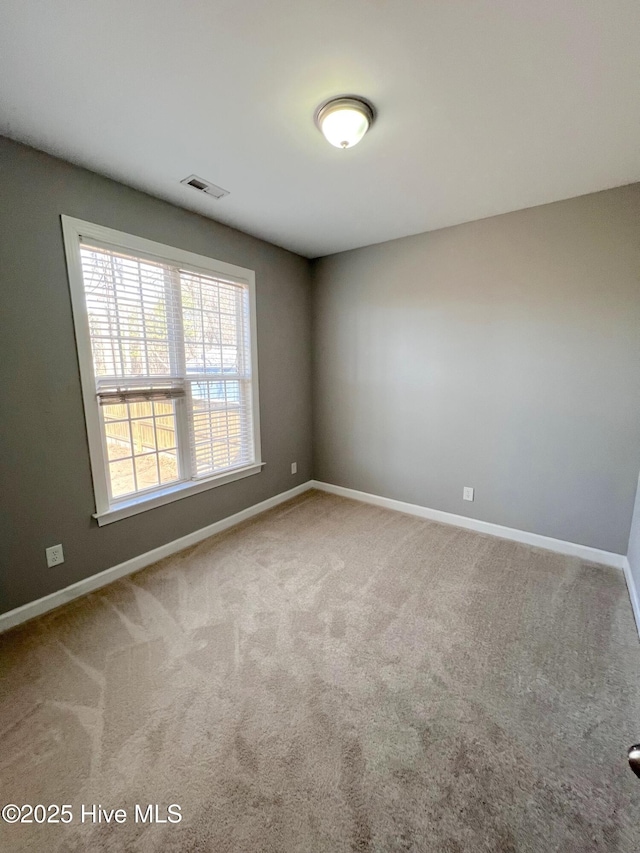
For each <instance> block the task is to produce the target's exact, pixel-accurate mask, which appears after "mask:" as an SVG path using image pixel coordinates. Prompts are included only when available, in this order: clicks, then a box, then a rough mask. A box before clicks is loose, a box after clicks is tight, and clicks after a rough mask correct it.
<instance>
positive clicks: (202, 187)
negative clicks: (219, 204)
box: [180, 175, 229, 198]
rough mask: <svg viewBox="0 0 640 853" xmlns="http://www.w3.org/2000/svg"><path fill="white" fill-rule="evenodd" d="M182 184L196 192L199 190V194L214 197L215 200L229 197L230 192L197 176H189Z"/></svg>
mask: <svg viewBox="0 0 640 853" xmlns="http://www.w3.org/2000/svg"><path fill="white" fill-rule="evenodd" d="M180 183H181V184H185V186H187V187H193V188H194V190H198V192H201V193H207V194H208V195H212V196H213V197H214V198H223V197H224V196H226V195H229V190H223V189H222V187H218V186H216V185H215V184H212V183H211V181H205V180H204V179H203V178H199V177H198V176H197V175H189V177H188V178H183V179H182V180H181V181H180Z"/></svg>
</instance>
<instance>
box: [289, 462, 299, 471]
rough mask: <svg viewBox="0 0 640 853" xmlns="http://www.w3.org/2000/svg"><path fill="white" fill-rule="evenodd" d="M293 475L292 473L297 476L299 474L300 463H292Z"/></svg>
mask: <svg viewBox="0 0 640 853" xmlns="http://www.w3.org/2000/svg"><path fill="white" fill-rule="evenodd" d="M291 473H292V474H297V473H298V463H297V462H292V463H291Z"/></svg>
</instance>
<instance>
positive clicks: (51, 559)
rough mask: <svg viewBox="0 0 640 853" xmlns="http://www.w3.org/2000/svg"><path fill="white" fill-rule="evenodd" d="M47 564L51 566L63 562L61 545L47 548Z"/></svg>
mask: <svg viewBox="0 0 640 853" xmlns="http://www.w3.org/2000/svg"><path fill="white" fill-rule="evenodd" d="M46 554H47V566H49V568H52V566H59V565H60V563H64V552H63V550H62V545H52V546H51V548H47V550H46Z"/></svg>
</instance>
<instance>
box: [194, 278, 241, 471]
mask: <svg viewBox="0 0 640 853" xmlns="http://www.w3.org/2000/svg"><path fill="white" fill-rule="evenodd" d="M180 288H181V295H182V321H183V329H184V349H185V378H186V385H187V400H188V407H189V419H190V424H191V438H192V442H191V459H192V471H193V476H195V477H206V476H210V475H211V474H214V473H218V472H220V471H224V470H226V469H229V468H235V467H239V466H242V465H248V464H250V463H251V462H253V461H254V459H255V451H254V445H253V420H252V413H251V347H250V339H249V290H248V287H247V286H246V285H242V284H239V283H236V282H231V281H227V280H222V279H217V278H213V277H211V276H207V275H200V274H196V273H194V272H190V271H187V270H181V272H180Z"/></svg>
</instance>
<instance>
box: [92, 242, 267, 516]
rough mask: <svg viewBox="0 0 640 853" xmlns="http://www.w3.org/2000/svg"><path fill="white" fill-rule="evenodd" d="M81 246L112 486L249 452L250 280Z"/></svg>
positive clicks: (129, 489) (200, 468)
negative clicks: (248, 282) (215, 275)
mask: <svg viewBox="0 0 640 853" xmlns="http://www.w3.org/2000/svg"><path fill="white" fill-rule="evenodd" d="M80 256H81V262H82V273H83V280H84V290H85V303H86V309H87V317H88V322H89V334H90V339H91V348H92V354H93V367H94V375H95V381H96V398H97V401H98V403H99V405H100V412H101V424H102V427H103V434H104V441H105V444H106V452H107V464H108V473H109V477H108V483H109V493H110V497H111V498H112V499H115V500H119V499H122V498H126V497H127V496H130V495H132V494H135V493H139V492H144V491H149V490H154V489H158V488H162V487H163V486H164V485H165V484H168V483H171V482H176V481H178V480H184V479H195V478H200V477H206V476H211V475H212V474H215V473H218V472H220V471H224V470H227V469H232V468H236V467H241V466H243V465H247V464H250V463H251V462H253V461H254V459H255V453H254V446H253V421H252V412H251V401H252V392H251V344H250V325H249V310H250V308H249V289H248V287H247V285H244V284H241V283H238V282H233V281H230V280H227V279H224V278H216V277H214V276H211V275H206V274H198V273H195V272H193V271H189V270H184V269H182V268H180V267H179V266H178V265H177V264H172V263H170V262H166V261H163V260H160V259H154V258H144V257H136V256H134V255H132V254H130V253H128V252H127V251H122V250H119V249H116V248H114V247H112V246H109V245H99V244H98V243H96V242H94V241H91V242H89V241H88V240H82V241H81V246H80ZM180 398H184V399H180Z"/></svg>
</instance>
